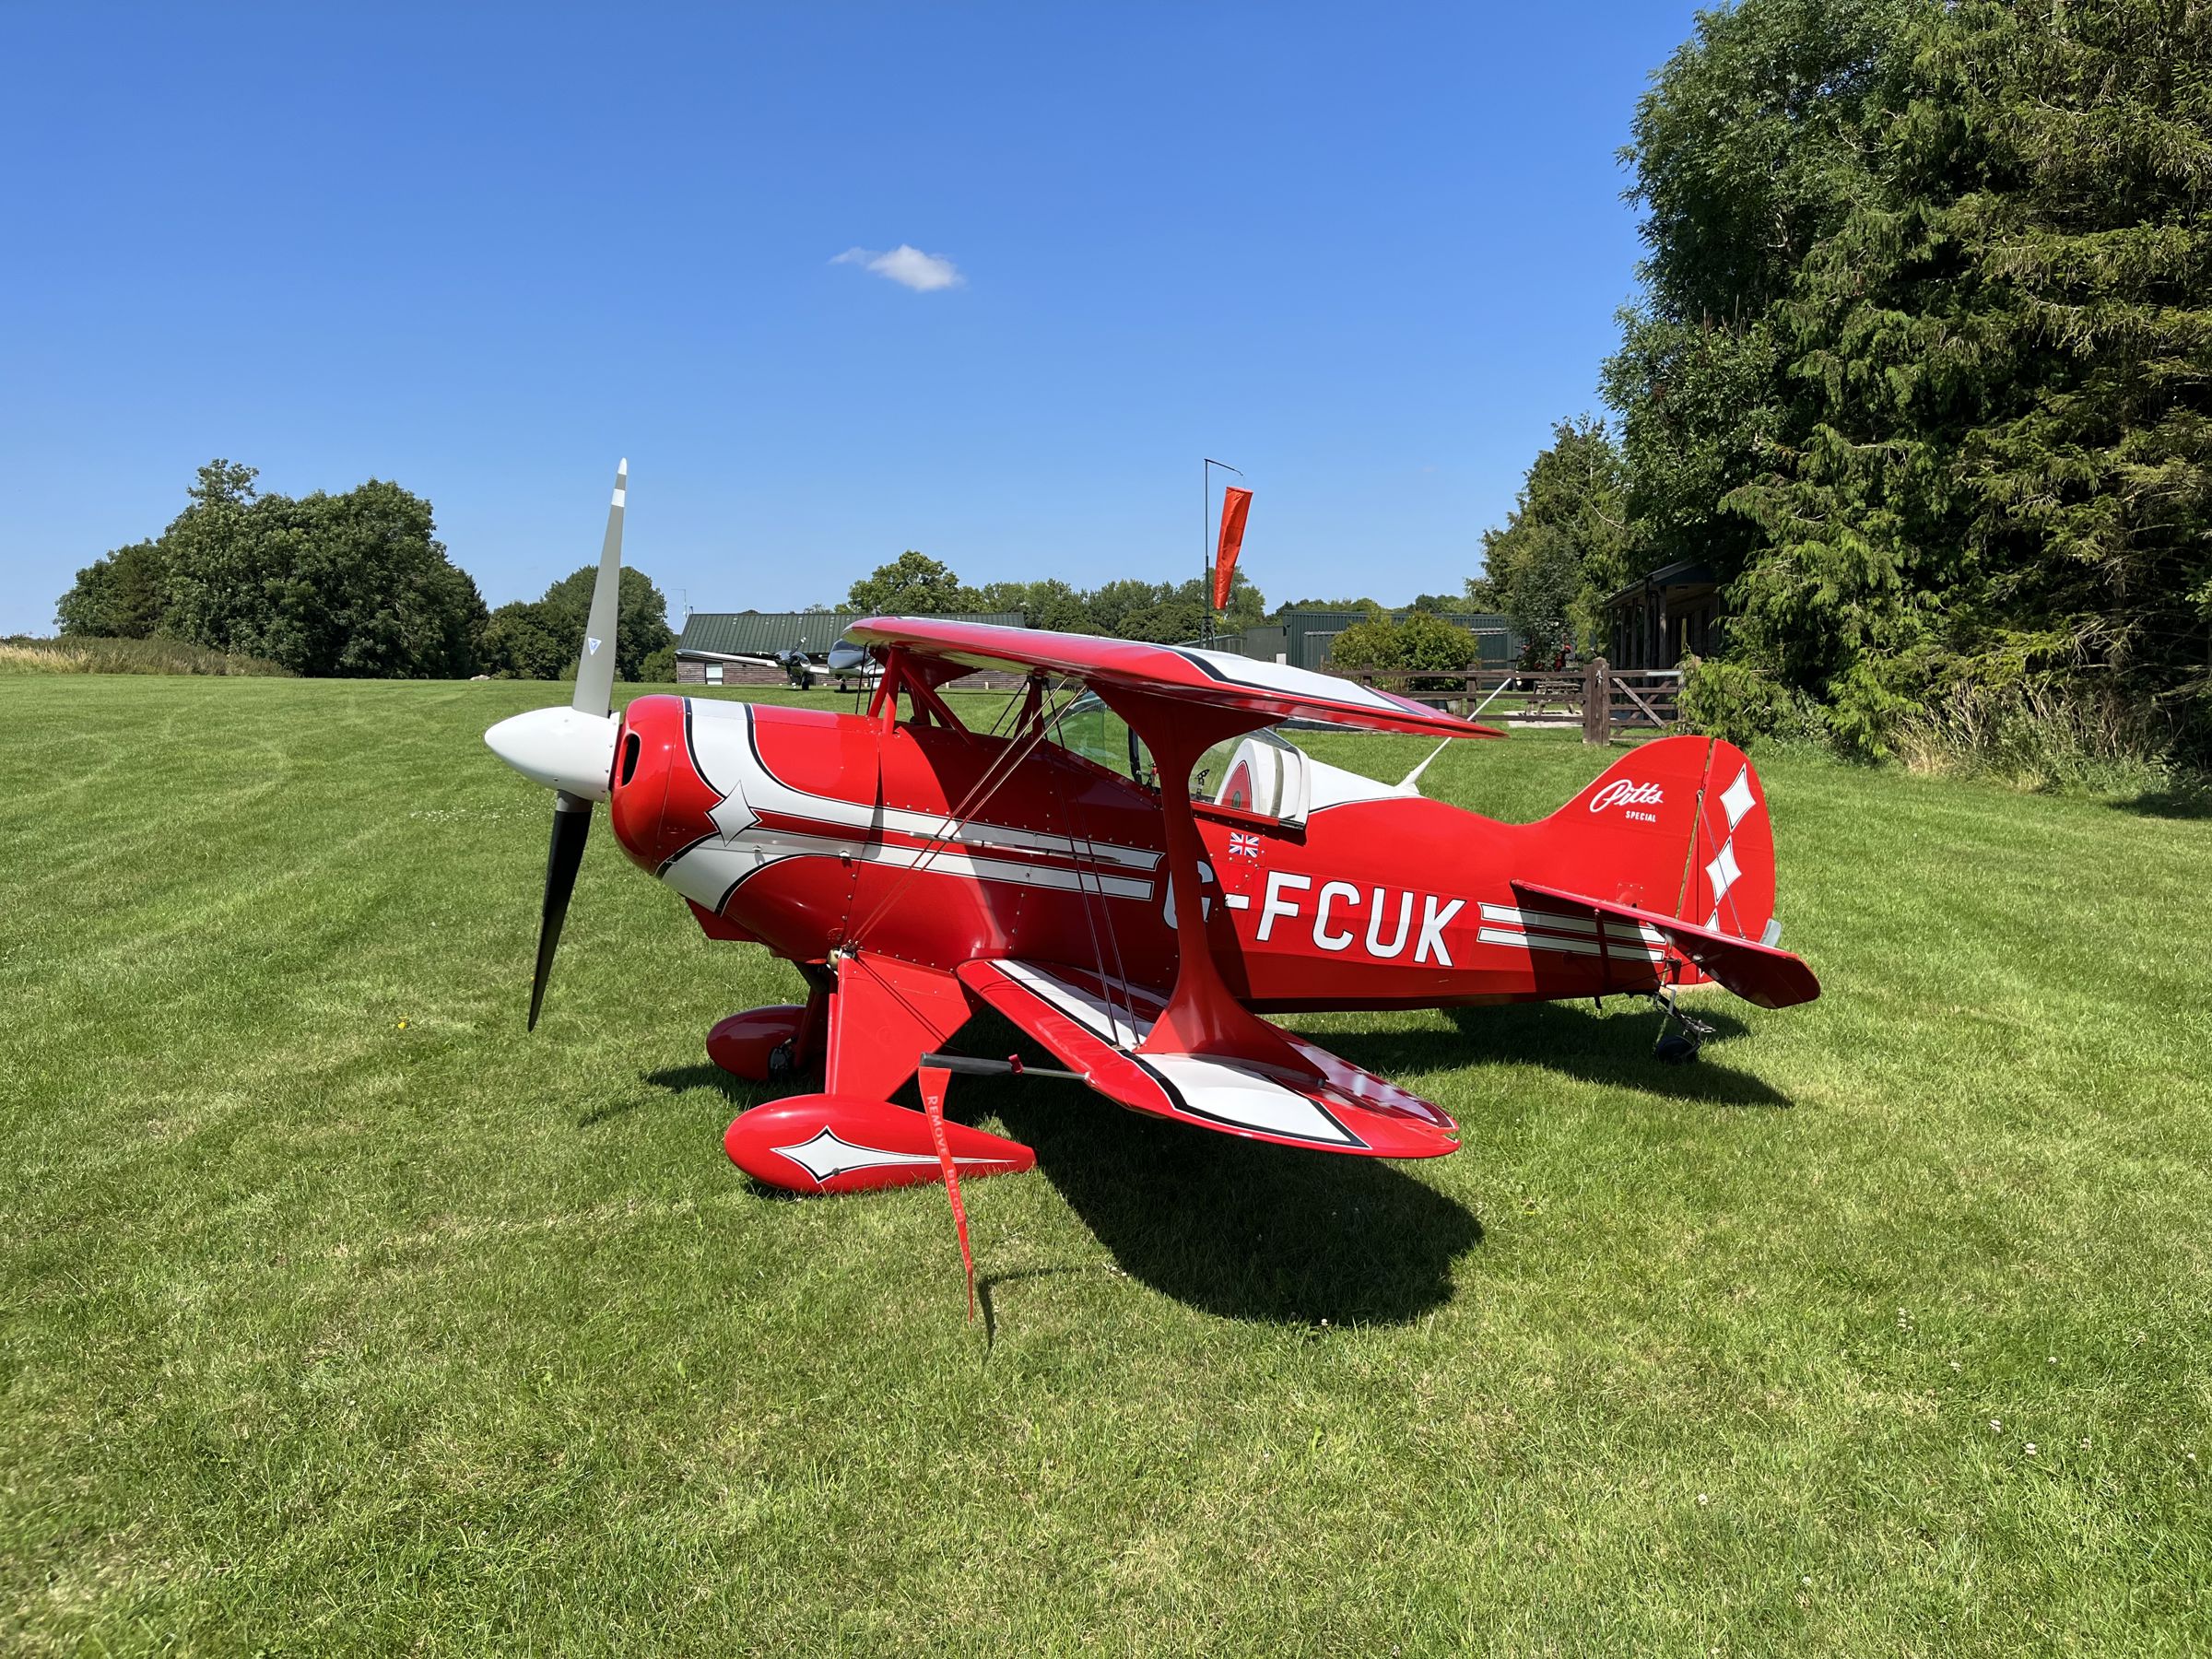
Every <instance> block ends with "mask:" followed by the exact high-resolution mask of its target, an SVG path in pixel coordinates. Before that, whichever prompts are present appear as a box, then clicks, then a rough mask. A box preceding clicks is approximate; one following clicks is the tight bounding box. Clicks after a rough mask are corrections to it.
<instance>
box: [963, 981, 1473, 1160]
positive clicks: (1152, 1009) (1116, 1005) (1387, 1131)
mask: <svg viewBox="0 0 2212 1659" xmlns="http://www.w3.org/2000/svg"><path fill="white" fill-rule="evenodd" d="M959 975H960V982H961V983H962V984H964V985H966V986H967V987H968V989H969V990H971V991H972V992H974V993H975V994H976V995H978V996H980V997H982V999H983V1001H985V1002H987V1003H989V1004H990V1005H991V1006H992V1007H994V1008H995V1009H997V1010H998V1012H999V1013H1001V1014H1003V1015H1005V1016H1006V1018H1008V1019H1010V1020H1012V1021H1013V1022H1014V1023H1015V1024H1016V1025H1018V1026H1019V1027H1020V1028H1021V1029H1022V1030H1024V1031H1027V1032H1028V1033H1029V1034H1030V1036H1031V1037H1033V1038H1035V1039H1036V1040H1037V1041H1039V1042H1041V1043H1042V1044H1043V1045H1044V1046H1045V1047H1046V1048H1048V1049H1050V1050H1052V1052H1053V1053H1055V1054H1057V1055H1058V1056H1059V1057H1060V1058H1061V1060H1063V1061H1064V1062H1065V1063H1066V1065H1069V1066H1070V1067H1072V1068H1073V1069H1075V1070H1077V1071H1079V1072H1081V1073H1082V1074H1083V1079H1084V1081H1085V1082H1087V1083H1088V1084H1089V1085H1090V1086H1091V1088H1095V1089H1097V1090H1098V1091H1099V1092H1100V1094H1102V1095H1104V1096H1106V1097H1107V1098H1108V1099H1109V1100H1118V1101H1119V1102H1120V1103H1121V1104H1122V1105H1124V1106H1127V1107H1129V1108H1131V1109H1132V1110H1134V1111H1137V1112H1147V1113H1149V1114H1151V1115H1152V1116H1154V1117H1164V1118H1173V1119H1175V1120H1176V1121H1177V1122H1178V1123H1184V1124H1197V1125H1198V1126H1199V1127H1200V1128H1204V1129H1213V1130H1217V1131H1218V1132H1219V1133H1221V1134H1224V1135H1241V1136H1243V1137H1245V1138H1246V1139H1250V1140H1264V1141H1273V1142H1275V1143H1276V1144H1277V1145H1278V1146H1285V1147H1312V1148H1313V1149H1315V1150H1317V1151H1323V1152H1352V1153H1362V1154H1365V1155H1366V1156H1368V1157H1370V1158H1437V1157H1441V1155H1442V1154H1444V1153H1446V1152H1453V1151H1456V1150H1457V1149H1458V1147H1459V1129H1458V1126H1457V1125H1456V1124H1453V1122H1452V1120H1451V1119H1450V1118H1449V1117H1447V1116H1446V1115H1445V1114H1444V1112H1442V1111H1441V1109H1439V1108H1438V1107H1435V1106H1432V1105H1430V1103H1429V1102H1428V1101H1427V1100H1422V1099H1421V1098H1420V1097H1419V1096H1418V1095H1416V1094H1410V1093H1408V1092H1407V1091H1406V1090H1405V1089H1403V1088H1399V1087H1398V1086H1397V1085H1396V1084H1394V1083H1392V1082H1390V1081H1388V1080H1387V1079H1385V1078H1382V1077H1376V1076H1375V1075H1374V1074H1373V1073H1371V1072H1366V1071H1362V1070H1360V1069H1359V1067H1358V1066H1356V1065H1352V1064H1351V1063H1350V1062H1349V1061H1346V1060H1339V1059H1338V1058H1337V1057H1336V1056H1335V1055H1334V1054H1332V1053H1329V1052H1328V1051H1327V1050H1326V1049H1323V1048H1318V1047H1316V1046H1315V1045H1314V1044H1312V1043H1311V1042H1308V1041H1305V1040H1304V1039H1302V1038H1300V1037H1297V1036H1294V1035H1292V1034H1291V1033H1289V1032H1288V1031H1277V1030H1276V1028H1274V1027H1269V1028H1268V1030H1270V1031H1273V1032H1275V1033H1276V1034H1277V1036H1279V1037H1280V1038H1281V1039H1282V1040H1283V1041H1285V1042H1286V1043H1287V1044H1288V1048H1287V1049H1286V1050H1285V1051H1284V1053H1285V1055H1286V1057H1287V1058H1288V1060H1290V1061H1292V1062H1295V1064H1291V1065H1275V1064H1269V1063H1265V1062H1261V1061H1255V1060H1250V1059H1242V1058H1239V1057H1237V1056H1234V1055H1227V1054H1178V1053H1154V1052H1151V1051H1140V1050H1139V1049H1138V1048H1137V1044H1138V1043H1140V1042H1141V1041H1144V1038H1145V1036H1146V1034H1147V1032H1149V1031H1150V1030H1151V1029H1152V1023H1153V1021H1154V1020H1155V1019H1157V1018H1159V1013H1160V1009H1161V1006H1162V1005H1161V1003H1160V1000H1159V998H1158V997H1157V996H1154V995H1151V994H1148V993H1147V992H1144V991H1139V990H1137V989H1136V988H1135V987H1134V986H1131V985H1127V984H1124V983H1123V982H1121V981H1119V980H1102V979H1100V977H1099V976H1098V975H1096V974H1093V973H1085V972H1082V971H1078V970H1075V969H1069V968H1059V967H1053V968H1046V967H1042V966H1041V965H1039V964H1037V963H1034V962H1021V961H1013V960H1006V959H1001V960H997V961H971V962H967V963H963V964H962V965H961V967H960V970H959ZM1258 1023H1264V1022H1258Z"/></svg>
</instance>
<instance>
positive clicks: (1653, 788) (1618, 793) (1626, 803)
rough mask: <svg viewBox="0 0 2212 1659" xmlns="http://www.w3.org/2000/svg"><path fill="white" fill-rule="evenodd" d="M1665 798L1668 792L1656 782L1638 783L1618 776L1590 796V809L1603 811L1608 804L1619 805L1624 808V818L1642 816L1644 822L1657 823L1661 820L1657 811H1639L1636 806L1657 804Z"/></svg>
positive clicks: (1622, 814) (1622, 813) (1622, 812)
mask: <svg viewBox="0 0 2212 1659" xmlns="http://www.w3.org/2000/svg"><path fill="white" fill-rule="evenodd" d="M1665 799H1666V792H1665V790H1663V789H1661V788H1660V787H1659V785H1658V784H1656V783H1637V782H1631V781H1630V780H1629V779H1627V778H1616V779H1614V780H1613V782H1610V783H1608V784H1606V786H1605V787H1604V788H1603V789H1601V790H1599V791H1598V792H1597V793H1596V794H1594V795H1592V796H1591V797H1590V810H1591V811H1593V812H1603V811H1604V810H1605V809H1606V807H1608V806H1618V807H1620V808H1621V809H1622V811H1621V816H1622V817H1623V818H1640V819H1641V820H1642V821H1643V822H1644V823H1647V824H1655V823H1657V822H1658V821H1659V815H1658V814H1657V813H1655V812H1639V811H1637V810H1636V808H1637V807H1639V806H1659V805H1661V804H1662V803H1663V802H1665Z"/></svg>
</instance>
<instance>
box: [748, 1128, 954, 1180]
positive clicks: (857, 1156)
mask: <svg viewBox="0 0 2212 1659" xmlns="http://www.w3.org/2000/svg"><path fill="white" fill-rule="evenodd" d="M771 1151H774V1152H777V1153H780V1154H781V1155H782V1156H783V1157H785V1158H788V1159H791V1161H792V1162H793V1163H795V1164H797V1165H798V1166H799V1167H800V1168H801V1169H803V1170H805V1171H806V1172H807V1173H808V1174H809V1175H811V1176H813V1177H814V1178H815V1180H817V1181H827V1180H829V1179H830V1177H831V1176H832V1175H842V1174H843V1173H844V1172H845V1171H847V1170H874V1169H879V1168H881V1167H883V1166H884V1165H886V1164H929V1165H931V1166H932V1167H933V1168H934V1167H935V1164H936V1161H937V1159H936V1155H935V1153H931V1152H886V1151H885V1150H883V1148H882V1147H856V1146H854V1145H853V1143H852V1142H851V1141H848V1140H840V1139H839V1138H838V1135H837V1131H836V1130H834V1129H832V1128H830V1127H829V1126H828V1125H827V1124H824V1125H823V1126H822V1127H821V1128H819V1129H817V1130H816V1131H815V1132H814V1135H813V1137H812V1138H811V1139H808V1140H804V1141H801V1142H800V1143H799V1144H798V1145H797V1146H795V1147H771ZM952 1161H953V1162H955V1163H957V1164H975V1163H990V1162H991V1161H993V1160H992V1159H988V1158H956V1159H953V1160H952Z"/></svg>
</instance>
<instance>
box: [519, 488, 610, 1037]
mask: <svg viewBox="0 0 2212 1659" xmlns="http://www.w3.org/2000/svg"><path fill="white" fill-rule="evenodd" d="M628 488H629V462H628V461H627V460H626V461H624V462H623V463H622V464H621V465H619V466H618V467H617V468H616V469H615V496H614V500H613V502H612V504H611V505H610V506H609V507H608V508H607V510H606V541H605V542H603V543H602V544H601V545H600V548H599V574H598V575H597V576H596V577H595V578H594V580H593V582H592V608H591V614H590V616H589V618H587V619H586V620H585V622H584V628H583V652H582V655H581V656H579V657H578V658H577V659H576V690H575V694H574V695H573V696H571V698H570V699H569V706H568V707H567V708H565V709H533V710H531V711H530V712H528V713H527V714H517V715H515V716H514V717H513V718H512V719H510V720H502V721H500V724H497V725H495V726H493V727H492V728H491V730H489V731H488V732H487V733H485V734H484V741H485V742H486V743H487V744H488V745H489V746H490V748H491V752H492V753H493V754H495V755H497V756H498V757H499V758H500V759H502V760H504V761H506V762H507V764H508V765H510V766H512V767H513V768H514V770H515V771H519V772H521V773H522V774H523V776H524V777H525V778H528V779H529V780H530V781H531V782H534V783H543V784H544V785H545V786H546V787H547V788H548V789H550V790H552V791H553V792H554V794H553V841H552V845H551V846H550V847H549V848H548V849H547V853H546V895H545V904H544V907H543V909H542V911H541V912H540V914H539V918H538V924H537V968H536V971H535V972H534V973H533V974H532V976H531V980H530V1026H529V1029H530V1030H534V1031H535V1030H536V1029H537V1014H538V1010H539V1008H540V1007H542V1006H544V1004H545V1000H546V981H547V978H548V977H550V975H551V974H552V971H553V953H554V951H555V950H556V949H558V948H559V945H560V927H561V924H562V923H563V922H564V921H566V920H567V918H568V913H569V895H570V894H571V892H573V891H574V890H575V887H576V870H577V867H578V866H579V865H582V863H583V843H584V841H586V839H588V838H589V836H590V835H591V832H592V803H593V802H594V801H604V800H606V797H607V795H608V794H609V792H610V789H611V782H610V781H611V779H612V778H613V776H614V770H615V737H616V734H617V733H618V730H619V729H620V726H621V722H619V721H618V720H617V719H616V718H615V716H614V700H615V611H616V606H617V602H618V599H619V597H620V594H621V587H622V506H623V497H624V495H625V494H626V493H627V491H628Z"/></svg>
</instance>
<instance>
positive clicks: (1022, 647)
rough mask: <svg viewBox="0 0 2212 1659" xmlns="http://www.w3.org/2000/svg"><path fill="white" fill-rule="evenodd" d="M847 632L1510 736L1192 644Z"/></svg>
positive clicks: (1385, 721)
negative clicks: (1201, 648)
mask: <svg viewBox="0 0 2212 1659" xmlns="http://www.w3.org/2000/svg"><path fill="white" fill-rule="evenodd" d="M845 632H846V636H847V637H848V638H850V639H853V640H858V641H862V642H864V643H865V644H869V645H885V646H897V647H898V648H899V649H900V650H901V651H905V652H909V653H912V654H913V655H916V656H921V657H931V658H935V659H937V660H939V661H942V662H948V663H954V664H959V665H962V666H964V667H969V668H1044V669H1049V670H1050V671H1052V672H1053V673H1054V674H1064V675H1066V676H1067V677H1069V678H1071V679H1079V680H1082V681H1084V682H1086V683H1087V684H1089V685H1094V686H1116V687H1121V688H1125V689H1128V690H1132V691H1152V692H1165V693H1168V694H1169V695H1171V696H1173V697H1178V698H1182V699H1184V700H1188V701H1192V702H1201V703H1210V704H1213V705H1215V706H1217V707H1220V708H1229V709H1248V710H1251V711H1253V712H1255V713H1261V714H1265V716H1267V718H1268V719H1270V720H1293V719H1303V720H1321V721H1327V722H1329V723H1331V724H1335V725H1349V726H1365V727H1368V728H1370V729H1371V730H1374V731H1378V732H1418V733H1430V734H1433V735H1438V736H1442V737H1502V736H1504V735H1505V734H1504V733H1503V732H1500V731H1499V730H1497V729H1496V728H1495V727H1493V726H1484V725H1477V724H1474V723H1473V722H1472V721H1466V720H1462V719H1460V718H1459V717H1458V716H1457V715H1454V714H1446V713H1443V712H1440V711H1438V710H1435V709H1431V708H1429V707H1428V706H1426V705H1425V704H1422V703H1418V702H1414V701H1411V700H1408V699H1406V698H1403V697H1394V696H1392V695H1391V694H1390V693H1389V692H1387V691H1377V690H1374V689H1372V688H1370V687H1367V686H1362V685H1358V684H1356V683H1355V682H1353V681H1351V680H1347V679H1339V678H1337V677H1335V676H1334V675H1328V674H1313V673H1311V672H1309V671H1308V670H1306V669H1303V668H1292V667H1290V666H1288V665H1286V664H1282V663H1260V662H1254V661H1253V660H1252V659H1251V658H1249V657H1241V656H1237V655H1235V654H1233V653H1230V652H1225V651H1201V650H1199V649H1198V648H1197V647H1195V646H1192V645H1148V644H1146V643H1144V642H1142V641H1135V640H1103V639H1100V638H1098V637H1096V636H1095V635H1091V634H1070V633H1052V632H1048V631H1047V630H1045V629H1036V628H999V627H996V626H994V625H992V624H990V623H986V622H952V621H947V620H946V619H944V618H935V617H873V618H869V619H868V620H867V621H865V622H861V623H856V624H855V625H853V627H851V628H849V629H846V630H845Z"/></svg>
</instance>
